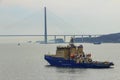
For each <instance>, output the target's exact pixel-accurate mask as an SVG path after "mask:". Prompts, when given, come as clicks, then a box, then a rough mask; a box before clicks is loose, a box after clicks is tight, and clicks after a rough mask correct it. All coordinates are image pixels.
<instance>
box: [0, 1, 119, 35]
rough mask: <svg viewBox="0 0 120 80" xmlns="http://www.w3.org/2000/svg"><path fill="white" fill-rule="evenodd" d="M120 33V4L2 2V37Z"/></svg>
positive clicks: (0, 29)
mask: <svg viewBox="0 0 120 80" xmlns="http://www.w3.org/2000/svg"><path fill="white" fill-rule="evenodd" d="M44 6H46V7H47V18H48V20H47V22H48V24H47V25H48V34H109V33H117V32H120V0H0V35H4V34H14V35H17V34H44V23H43V22H44V18H43V16H44V15H43V8H44Z"/></svg>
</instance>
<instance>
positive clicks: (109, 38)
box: [74, 33, 120, 43]
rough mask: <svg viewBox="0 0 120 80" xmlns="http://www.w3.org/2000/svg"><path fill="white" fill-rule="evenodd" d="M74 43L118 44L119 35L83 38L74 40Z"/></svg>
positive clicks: (119, 40)
mask: <svg viewBox="0 0 120 80" xmlns="http://www.w3.org/2000/svg"><path fill="white" fill-rule="evenodd" d="M74 42H76V43H79V42H87V43H95V42H102V43H120V33H113V34H108V35H102V36H99V37H85V38H79V37H77V38H74Z"/></svg>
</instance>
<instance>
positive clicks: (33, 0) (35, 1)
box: [1, 0, 42, 9]
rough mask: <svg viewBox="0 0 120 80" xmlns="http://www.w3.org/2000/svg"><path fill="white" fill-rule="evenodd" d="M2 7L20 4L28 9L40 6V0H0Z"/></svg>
mask: <svg viewBox="0 0 120 80" xmlns="http://www.w3.org/2000/svg"><path fill="white" fill-rule="evenodd" d="M1 5H2V6H3V7H11V6H12V7H14V6H20V7H24V8H28V9H35V8H37V9H38V8H40V7H41V6H42V1H41V0H3V1H1Z"/></svg>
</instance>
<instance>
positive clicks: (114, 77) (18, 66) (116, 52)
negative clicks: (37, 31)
mask: <svg viewBox="0 0 120 80" xmlns="http://www.w3.org/2000/svg"><path fill="white" fill-rule="evenodd" d="M80 44H82V45H83V46H84V52H85V53H91V54H92V58H93V60H97V61H112V62H114V64H115V65H114V68H109V69H90V68H87V69H84V68H82V69H80V68H57V67H51V66H48V65H49V63H48V62H47V61H45V60H44V55H45V54H55V51H56V46H57V45H66V44H46V45H45V44H39V43H34V42H31V43H27V42H23V43H20V45H18V43H17V42H12V43H10V42H9V43H0V80H120V77H119V76H120V44H112V43H110V44H108V43H106V44H105V43H104V44H100V45H94V44H87V43H80ZM76 45H79V44H76Z"/></svg>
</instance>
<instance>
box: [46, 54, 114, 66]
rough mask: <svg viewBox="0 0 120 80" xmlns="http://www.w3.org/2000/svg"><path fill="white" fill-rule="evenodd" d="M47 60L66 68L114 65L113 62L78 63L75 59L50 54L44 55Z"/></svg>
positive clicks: (52, 64) (51, 63)
mask: <svg viewBox="0 0 120 80" xmlns="http://www.w3.org/2000/svg"><path fill="white" fill-rule="evenodd" d="M44 58H45V60H46V61H47V62H48V63H49V64H50V66H55V67H66V68H110V67H111V66H112V65H114V64H113V63H112V62H109V63H104V62H95V61H93V62H90V63H76V61H74V60H66V59H64V58H60V57H59V58H58V57H52V56H49V55H45V56H44Z"/></svg>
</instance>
